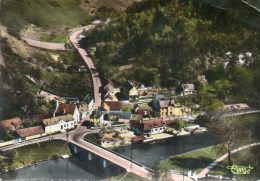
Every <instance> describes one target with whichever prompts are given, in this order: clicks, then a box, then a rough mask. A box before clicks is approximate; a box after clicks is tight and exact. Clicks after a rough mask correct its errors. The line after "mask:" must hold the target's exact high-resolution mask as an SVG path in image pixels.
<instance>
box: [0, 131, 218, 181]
mask: <svg viewBox="0 0 260 181" xmlns="http://www.w3.org/2000/svg"><path fill="white" fill-rule="evenodd" d="M216 140H217V139H215V138H213V137H212V136H209V135H208V134H207V133H206V134H201V135H192V136H185V137H176V138H173V139H170V140H167V141H165V142H161V143H155V144H146V145H140V144H139V145H134V146H133V148H132V158H133V159H134V160H136V161H138V162H140V163H144V164H145V165H147V166H149V167H155V166H156V165H157V164H158V162H159V160H161V159H165V158H167V157H169V156H171V155H176V154H180V153H183V152H187V151H191V150H194V149H198V148H202V147H205V146H209V145H213V144H216V143H217V141H216ZM117 151H118V152H120V153H121V154H123V155H126V156H128V157H129V158H130V157H131V147H127V148H123V149H118V150H117ZM81 155H82V153H81ZM82 157H83V158H82ZM84 158H87V157H86V156H81V157H80V158H79V156H72V157H71V158H69V159H58V160H50V161H46V162H42V163H39V164H36V165H34V166H31V167H27V168H22V169H19V170H16V171H13V172H10V173H6V174H4V175H3V179H4V180H29V179H33V180H35V179H37V180H51V179H55V180H57V179H61V180H65V179H67V180H69V179H70V180H77V179H80V180H101V179H105V178H108V177H111V176H113V175H118V174H120V173H123V169H120V168H119V167H117V166H115V165H110V166H109V167H108V168H105V169H103V168H101V166H100V165H102V164H100V160H101V159H99V158H96V159H93V160H92V161H87V160H86V159H84Z"/></svg>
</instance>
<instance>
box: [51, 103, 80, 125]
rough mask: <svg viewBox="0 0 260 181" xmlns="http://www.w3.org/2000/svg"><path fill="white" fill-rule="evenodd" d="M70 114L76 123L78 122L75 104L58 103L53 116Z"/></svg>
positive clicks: (78, 115) (78, 117)
mask: <svg viewBox="0 0 260 181" xmlns="http://www.w3.org/2000/svg"><path fill="white" fill-rule="evenodd" d="M68 114H70V115H72V116H73V120H74V121H75V123H76V124H78V123H79V122H80V112H79V109H78V107H77V105H76V104H66V103H58V104H57V107H56V110H55V112H54V114H53V117H57V116H62V115H68Z"/></svg>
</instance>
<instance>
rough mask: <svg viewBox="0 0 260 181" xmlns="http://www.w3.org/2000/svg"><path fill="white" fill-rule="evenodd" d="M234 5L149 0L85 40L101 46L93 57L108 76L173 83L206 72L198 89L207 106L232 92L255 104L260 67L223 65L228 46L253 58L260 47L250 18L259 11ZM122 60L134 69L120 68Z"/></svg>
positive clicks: (88, 44)
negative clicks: (204, 81) (224, 7)
mask: <svg viewBox="0 0 260 181" xmlns="http://www.w3.org/2000/svg"><path fill="white" fill-rule="evenodd" d="M234 8H237V9H236V10H237V11H234V12H230V11H228V10H226V11H225V10H221V9H218V8H216V7H213V6H210V5H209V4H207V3H205V2H203V1H191V0H184V1H181V0H168V1H160V0H158V1H153V2H149V1H146V2H143V3H140V4H136V5H134V6H133V7H131V8H129V10H128V11H127V12H124V13H121V14H120V15H118V16H117V17H116V18H113V19H112V21H111V22H110V23H109V24H108V25H105V26H103V27H97V28H96V29H95V31H92V32H91V33H86V38H85V39H83V40H82V41H81V44H82V46H83V47H86V48H87V47H96V48H97V51H96V53H95V55H94V60H96V63H97V65H98V67H100V68H101V70H102V71H104V73H103V74H104V76H105V77H107V78H112V79H113V78H114V79H121V80H123V78H124V79H135V80H138V81H141V82H143V83H145V84H160V85H161V86H164V87H170V86H172V85H173V84H175V85H176V84H178V83H181V82H190V81H193V82H195V81H196V79H197V76H198V75H201V74H205V75H206V78H207V80H208V82H209V85H208V86H206V87H205V88H200V90H199V96H198V97H199V98H200V100H199V99H198V100H197V101H198V102H200V103H202V105H203V107H205V108H206V107H207V108H208V109H210V110H216V109H218V107H220V106H221V105H222V104H223V102H224V101H225V100H226V99H227V97H229V96H230V95H235V96H236V97H239V98H240V99H241V101H245V102H249V103H252V104H254V105H256V104H257V101H254V100H259V99H260V96H259V94H258V93H257V91H258V90H259V86H258V88H256V87H255V85H256V80H259V78H257V76H256V74H257V75H258V77H259V73H257V72H259V68H260V66H258V68H257V69H256V70H252V68H253V67H244V68H240V67H234V66H233V67H228V68H227V69H225V68H224V66H223V65H222V63H223V62H224V61H225V59H226V55H225V53H226V52H228V51H231V52H232V53H234V54H236V55H238V54H239V53H243V52H245V51H250V52H252V53H253V55H255V56H254V58H256V57H257V56H258V55H259V52H260V45H259V42H258V41H255V40H256V39H259V38H260V33H259V29H255V27H254V28H252V26H253V24H252V23H251V22H250V21H248V19H249V18H246V17H251V15H254V16H256V17H258V19H259V17H260V15H259V14H256V13H254V12H252V9H250V8H249V7H248V6H247V5H245V4H243V3H238V6H234ZM245 16H246V17H245ZM241 17H242V18H241ZM255 19H257V18H254V20H255ZM244 21H248V24H246V23H245V22H244ZM234 56H235V55H234ZM233 58H234V57H233ZM255 61H256V62H257V61H259V60H255ZM121 65H132V69H131V70H130V71H125V72H124V71H123V72H118V71H117V68H118V67H119V66H121ZM113 67H114V68H113ZM241 80H245V81H241ZM251 98H252V99H251ZM258 102H259V101H258Z"/></svg>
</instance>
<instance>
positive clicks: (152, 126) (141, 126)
mask: <svg viewBox="0 0 260 181" xmlns="http://www.w3.org/2000/svg"><path fill="white" fill-rule="evenodd" d="M131 129H132V130H133V131H134V133H135V134H137V135H153V134H158V133H163V132H164V131H165V129H166V122H165V121H164V120H163V119H162V118H159V119H150V120H147V121H142V122H135V123H133V124H132V125H131Z"/></svg>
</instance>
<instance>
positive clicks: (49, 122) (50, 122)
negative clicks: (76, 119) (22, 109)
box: [43, 114, 73, 126]
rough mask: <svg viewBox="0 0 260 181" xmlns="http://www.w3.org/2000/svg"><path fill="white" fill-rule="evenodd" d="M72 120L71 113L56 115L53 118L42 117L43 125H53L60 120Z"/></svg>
mask: <svg viewBox="0 0 260 181" xmlns="http://www.w3.org/2000/svg"><path fill="white" fill-rule="evenodd" d="M72 120H73V116H72V115H71V114H68V115H64V116H57V117H55V118H49V119H44V120H43V124H44V125H45V126H50V125H54V124H57V123H59V122H60V121H65V122H67V121H72Z"/></svg>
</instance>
